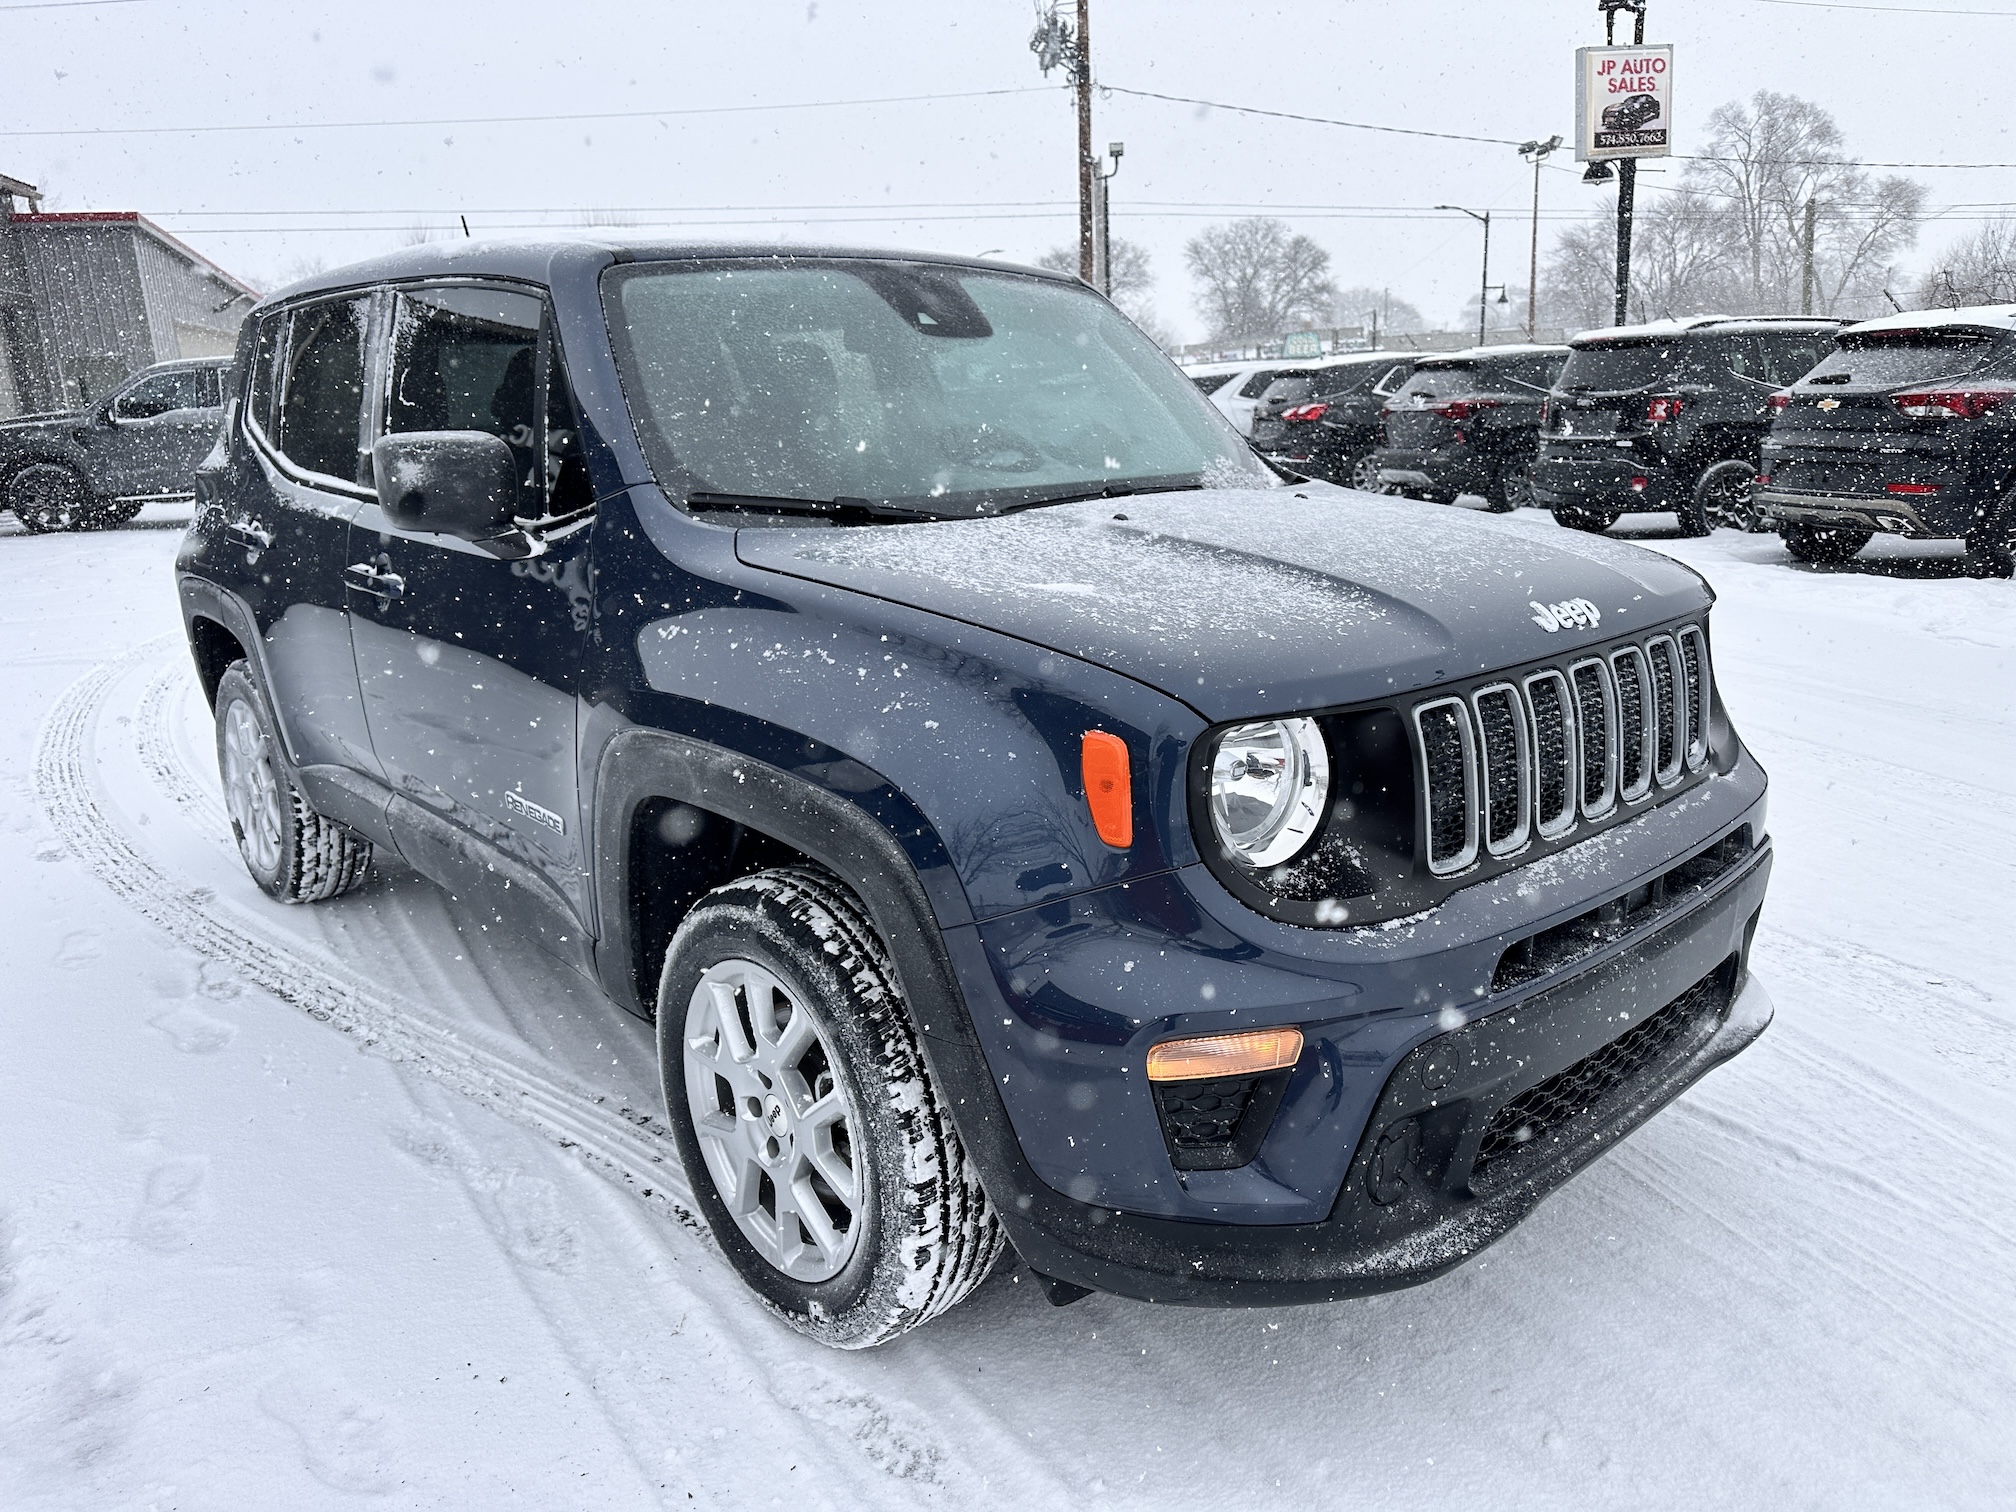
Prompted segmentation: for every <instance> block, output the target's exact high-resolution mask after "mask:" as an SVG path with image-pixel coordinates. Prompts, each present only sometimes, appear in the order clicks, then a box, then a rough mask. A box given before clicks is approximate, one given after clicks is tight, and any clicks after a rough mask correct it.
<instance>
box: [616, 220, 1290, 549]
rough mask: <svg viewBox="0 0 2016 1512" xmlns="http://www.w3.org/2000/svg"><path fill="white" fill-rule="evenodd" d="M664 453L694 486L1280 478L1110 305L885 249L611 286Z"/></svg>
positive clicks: (1056, 485)
mask: <svg viewBox="0 0 2016 1512" xmlns="http://www.w3.org/2000/svg"><path fill="white" fill-rule="evenodd" d="M605 302H606V305H607V308H608V313H609V323H610V327H611V330H612V332H613V333H614V335H615V339H616V349H617V354H618V358H619V360H620V361H621V363H622V366H623V372H624V379H625V389H626V392H627V394H628V395H629V399H630V404H631V408H632V410H633V411H634V413H635V414H636V417H637V421H638V430H639V432H640V434H641V435H642V436H643V438H644V442H645V447H646V450H647V451H648V452H649V453H650V455H651V459H652V463H653V467H654V470H655V471H656V472H657V474H658V476H659V478H660V479H661V480H663V481H665V482H667V483H668V484H673V485H675V486H683V488H684V489H685V490H686V491H688V492H691V491H702V492H708V493H719V494H732V495H743V496H758V497H764V498H772V499H811V500H830V499H836V498H848V499H867V500H873V501H876V502H879V503H885V504H890V503H893V504H900V505H905V506H909V507H913V508H920V509H928V510H930V511H931V512H933V513H937V514H971V513H978V512H982V511H985V510H987V509H991V508H997V507H1000V506H1002V505H1010V504H1016V503H1024V502H1029V501H1031V500H1035V499H1040V498H1042V497H1044V496H1045V495H1048V494H1055V493H1060V492H1067V493H1068V492H1082V491H1084V490H1087V489H1098V488H1100V487H1103V486H1106V485H1110V484H1127V483H1130V482H1133V481H1136V480H1141V479H1154V480H1157V481H1160V482H1162V483H1164V484H1173V483H1181V482H1190V483H1195V482H1196V481H1197V480H1198V479H1199V478H1201V477H1202V476H1203V475H1204V474H1206V473H1207V472H1211V473H1214V474H1222V473H1224V472H1225V471H1226V470H1227V469H1228V468H1230V469H1231V470H1233V472H1235V473H1236V474H1237V475H1238V476H1240V477H1241V479H1242V480H1243V481H1246V482H1249V483H1258V482H1261V481H1263V480H1264V479H1265V478H1266V476H1267V474H1266V473H1265V472H1264V470H1263V469H1262V468H1261V466H1260V464H1259V463H1258V462H1256V461H1255V460H1254V459H1253V458H1252V457H1251V456H1250V455H1249V454H1247V452H1246V449H1245V447H1244V446H1242V445H1241V444H1240V442H1239V440H1238V438H1237V437H1236V436H1234V435H1233V434H1232V433H1231V431H1230V430H1228V429H1227V427H1226V426H1225V424H1224V422H1223V421H1222V420H1220V419H1219V418H1218V416H1217V415H1216V413H1215V411H1213V410H1212V409H1211V407H1210V406H1209V405H1208V404H1207V403H1206V402H1205V400H1204V399H1203V396H1201V395H1200V394H1199V393H1198V392H1197V390H1196V388H1195V386H1194V385H1193V384H1191V383H1190V382H1189V381H1187V380H1186V379H1185V378H1184V377H1183V375H1182V373H1181V372H1180V371H1179V370H1178V369H1177V368H1175V367H1174V366H1172V365H1171V364H1170V363H1169V361H1168V359H1167V358H1166V357H1164V356H1163V355H1162V354H1161V353H1159V352H1158V351H1156V350H1155V348H1154V347H1153V346H1151V345H1150V344H1149V343H1148V341H1147V340H1146V339H1145V338H1144V337H1143V336H1142V335H1141V334H1140V332H1138V331H1136V330H1135V329H1134V328H1133V327H1132V326H1131V325H1129V324H1128V323H1127V322H1126V321H1125V320H1124V319H1123V318H1121V317H1120V316H1119V315H1118V314H1117V313H1115V312H1114V310H1113V309H1112V308H1111V307H1110V306H1108V305H1107V304H1106V303H1105V302H1104V301H1102V300H1099V299H1097V298H1094V297H1093V296H1091V295H1090V294H1088V293H1087V292H1086V291H1084V290H1083V289H1082V288H1079V287H1076V286H1074V285H1071V284H1067V283H1063V282H1060V281H1057V280H1052V279H1043V278H1033V277H1026V276H1016V275H1012V274H996V273H980V272H975V271H973V270H970V269H964V268H952V267H945V266H937V265H933V264H924V263H894V262H875V261H868V260H865V259H864V260H858V261H836V262H831V263H805V264H791V265H784V266H779V265H777V264H775V263H769V262H766V263H764V264H761V265H756V266H752V265H747V264H729V265H723V264H718V263H710V264H692V263H656V264H645V265H642V266H639V267H636V268H629V269H624V270H622V271H621V272H619V273H616V274H614V275H612V277H611V287H610V289H609V292H608V293H607V295H606V296H605Z"/></svg>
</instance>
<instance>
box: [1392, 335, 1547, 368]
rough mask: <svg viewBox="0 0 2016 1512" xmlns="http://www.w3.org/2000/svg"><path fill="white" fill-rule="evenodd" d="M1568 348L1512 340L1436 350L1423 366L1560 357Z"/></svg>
mask: <svg viewBox="0 0 2016 1512" xmlns="http://www.w3.org/2000/svg"><path fill="white" fill-rule="evenodd" d="M1567 350H1568V348H1566V347H1565V346H1549V345H1547V344H1545V343H1538V344H1535V343H1530V342H1523V341H1522V342H1511V341H1508V342H1506V343H1504V344H1503V345H1502V346H1481V347H1464V348H1463V349H1462V350H1461V351H1460V352H1436V353H1434V354H1433V355H1432V356H1427V357H1423V358H1422V359H1421V366H1423V367H1446V366H1448V365H1449V364H1450V363H1454V362H1476V361H1478V360H1480V359H1481V358H1485V357H1559V356H1561V355H1562V354H1563V353H1565V352H1566V351H1567Z"/></svg>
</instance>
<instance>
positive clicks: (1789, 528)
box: [1778, 524, 1875, 567]
mask: <svg viewBox="0 0 2016 1512" xmlns="http://www.w3.org/2000/svg"><path fill="white" fill-rule="evenodd" d="M1874 534H1875V532H1874V531H1871V530H1861V529H1857V528H1854V527H1851V526H1840V525H1808V524H1788V525H1783V526H1781V527H1779V531H1778V538H1779V539H1780V540H1782V541H1783V542H1784V543H1785V549H1786V551H1787V552H1789V553H1791V555H1792V557H1793V558H1794V560H1796V561H1801V562H1805V563H1806V564H1807V565H1809V566H1824V567H1838V566H1840V565H1842V564H1843V563H1845V562H1852V561H1853V560H1855V556H1856V554H1857V553H1858V552H1860V551H1861V550H1862V548H1863V547H1864V546H1867V545H1868V544H1869V541H1870V538H1871V537H1872V536H1873V535H1874Z"/></svg>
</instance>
